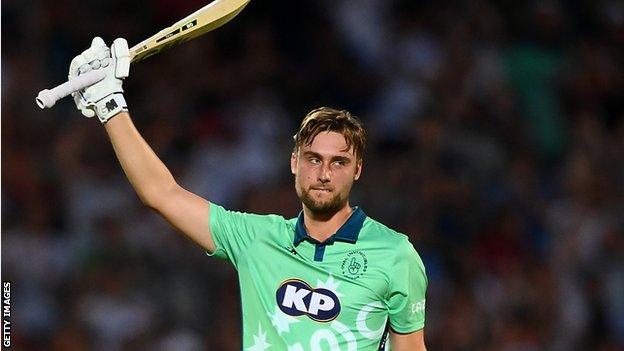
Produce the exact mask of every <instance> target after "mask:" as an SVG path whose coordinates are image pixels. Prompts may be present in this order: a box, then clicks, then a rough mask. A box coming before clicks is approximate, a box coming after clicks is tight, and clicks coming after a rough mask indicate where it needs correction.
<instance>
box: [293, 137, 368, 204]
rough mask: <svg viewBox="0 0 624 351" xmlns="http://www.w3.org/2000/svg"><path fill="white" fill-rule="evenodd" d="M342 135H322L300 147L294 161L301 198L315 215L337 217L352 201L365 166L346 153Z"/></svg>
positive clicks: (294, 170)
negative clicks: (355, 186) (334, 215)
mask: <svg viewBox="0 0 624 351" xmlns="http://www.w3.org/2000/svg"><path fill="white" fill-rule="evenodd" d="M346 148H347V142H346V141H345V138H344V137H343V136H342V134H340V133H336V132H321V133H319V134H318V135H317V136H316V137H315V138H314V140H313V141H312V143H311V144H310V145H304V146H302V147H300V148H299V150H298V152H297V153H293V154H292V156H291V158H290V169H291V171H292V173H293V174H294V175H295V188H296V190H297V196H299V199H300V200H301V202H303V204H304V205H305V206H306V207H307V208H308V209H310V210H311V211H312V212H314V213H317V214H321V215H333V214H334V213H336V212H338V211H339V210H340V209H342V208H343V207H344V206H346V205H347V202H348V200H349V193H350V192H351V187H352V186H353V182H354V181H356V180H357V179H358V178H359V177H360V173H361V172H362V163H361V162H358V161H357V159H356V157H355V155H354V154H353V148H351V149H350V150H346Z"/></svg>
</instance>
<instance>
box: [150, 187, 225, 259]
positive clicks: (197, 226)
mask: <svg viewBox="0 0 624 351" xmlns="http://www.w3.org/2000/svg"><path fill="white" fill-rule="evenodd" d="M209 207H210V204H209V202H208V201H207V200H206V199H203V198H202V197H200V196H198V195H196V194H193V193H192V192H190V191H188V190H186V189H184V188H182V187H180V186H176V187H174V188H173V189H171V190H170V191H168V192H167V193H166V194H163V196H162V199H161V201H159V202H158V205H157V206H155V207H154V209H155V210H156V211H157V212H158V213H159V214H160V215H161V216H163V217H164V218H165V219H166V220H167V221H168V222H169V223H170V224H171V225H172V226H173V227H175V228H176V229H177V230H179V231H180V232H182V233H184V234H185V235H186V236H187V237H189V238H190V239H191V240H193V241H194V242H195V243H197V244H198V245H200V246H201V247H203V248H204V249H206V250H207V251H208V252H213V251H214V250H215V243H214V240H213V238H212V234H211V233H210V225H209V223H210V217H209V216H210V215H209V211H210V210H209Z"/></svg>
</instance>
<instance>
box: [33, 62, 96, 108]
mask: <svg viewBox="0 0 624 351" xmlns="http://www.w3.org/2000/svg"><path fill="white" fill-rule="evenodd" d="M105 77H106V74H105V73H104V72H102V71H100V70H98V71H89V72H87V73H85V74H83V75H80V76H78V77H76V78H74V79H72V80H69V81H67V82H65V83H63V84H61V85H59V86H57V87H55V88H52V89H44V90H42V91H40V92H39V94H37V98H36V99H35V101H37V105H39V107H40V108H42V109H44V108H50V107H52V106H54V104H56V102H57V101H58V100H60V99H62V98H64V97H66V96H67V95H70V94H71V93H73V92H76V91H78V90H81V89H84V88H86V87H88V86H90V85H93V84H95V83H97V82H99V81H101V80H102V79H104V78H105Z"/></svg>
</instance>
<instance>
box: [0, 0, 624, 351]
mask: <svg viewBox="0 0 624 351" xmlns="http://www.w3.org/2000/svg"><path fill="white" fill-rule="evenodd" d="M202 3H203V2H202V1H197V0H195V1H174V0H158V1H151V2H146V3H141V2H138V1H137V2H125V1H107V2H96V1H77V0H57V1H34V0H28V1H26V0H23V1H3V2H2V276H3V279H10V280H11V281H12V283H13V285H12V286H13V289H12V294H13V295H12V298H13V299H12V304H13V307H12V308H13V309H12V312H13V318H12V323H13V329H12V340H13V343H14V349H16V350H111V351H114V350H173V351H176V350H181V351H182V350H237V349H239V348H240V317H239V315H240V309H239V306H238V303H239V301H238V292H237V281H236V277H235V272H234V270H233V269H232V268H231V267H230V265H229V264H227V263H225V262H221V261H218V260H215V259H210V258H208V257H206V256H205V255H204V254H203V253H202V251H201V250H200V249H199V248H198V247H195V246H194V245H193V244H192V243H190V242H189V241H187V240H186V239H184V238H183V237H182V236H181V235H178V234H176V233H174V232H173V231H172V230H171V229H170V228H169V227H168V225H167V224H166V223H165V221H164V220H162V219H160V218H159V217H157V216H156V215H155V214H153V213H151V212H150V211H149V210H147V209H146V208H145V207H143V206H142V205H141V204H140V201H139V200H138V198H137V197H136V196H135V195H134V193H133V192H132V190H131V188H130V186H129V184H128V183H127V181H126V180H125V178H124V176H123V173H122V171H121V169H120V167H119V166H118V164H117V162H116V160H115V158H114V155H113V153H112V148H111V147H110V145H109V143H108V142H107V139H106V136H105V133H104V131H103V129H102V127H101V126H100V125H99V123H98V121H97V120H85V119H84V118H83V117H82V116H81V115H80V114H79V113H78V112H77V111H75V110H74V106H73V104H72V103H71V101H70V100H69V99H66V100H64V101H62V102H60V103H59V104H58V105H57V106H55V107H54V108H53V109H52V110H49V111H40V110H39V109H38V108H37V107H36V105H35V103H34V96H35V94H36V92H37V91H39V90H40V89H42V88H45V87H48V86H50V85H52V84H53V83H60V82H62V81H64V80H65V78H66V71H67V67H68V64H69V62H70V60H71V58H72V57H73V56H74V55H76V54H78V53H79V52H80V51H82V50H84V49H85V48H86V47H87V46H88V45H89V43H90V40H91V38H92V37H93V36H94V35H101V36H102V37H103V38H104V39H105V40H106V41H107V42H108V43H110V42H111V41H112V40H113V39H114V38H116V37H118V36H124V37H125V38H127V39H128V41H129V42H130V43H131V44H132V43H136V42H138V41H139V40H141V39H142V38H144V37H147V36H148V35H150V34H152V33H153V32H154V31H155V30H156V29H160V28H163V27H164V26H165V25H168V24H169V23H172V22H173V21H174V20H177V19H179V18H181V17H183V16H184V15H186V14H188V13H190V12H191V11H192V10H194V9H196V8H198V7H200V6H201V5H202ZM623 49H624V3H622V2H621V1H616V0H601V1H583V0H577V1H566V2H558V1H550V0H548V1H531V2H519V1H499V2H491V1H482V0H478V1H452V2H437V1H387V0H358V1H330V0H323V1H296V2H280V1H268V0H252V2H251V3H250V5H249V6H248V7H247V9H246V10H245V11H244V12H243V13H242V14H241V16H239V17H238V18H236V19H235V20H234V21H233V22H231V23H230V24H228V25H226V26H225V27H223V28H221V29H219V30H218V31H216V32H214V33H210V34H208V35H206V36H205V37H202V38H200V39H197V40H194V41H192V42H189V43H185V44H183V45H182V46H179V47H176V48H174V49H173V50H171V51H168V52H165V53H163V54H161V55H159V56H155V57H152V58H150V59H149V60H147V61H144V62H141V63H140V64H137V65H135V66H132V69H131V75H130V78H129V79H128V80H127V82H126V83H125V84H124V87H125V89H126V92H127V93H126V98H127V100H128V101H129V106H130V110H131V113H132V115H133V117H134V120H135V122H136V124H137V125H138V128H139V130H140V131H142V132H143V133H144V135H145V137H146V139H147V140H148V142H149V143H150V144H151V145H152V146H153V148H154V149H155V150H156V152H157V153H158V155H160V156H161V157H162V158H163V160H164V161H165V162H166V164H167V165H168V166H169V167H170V168H171V169H172V171H173V173H174V174H175V175H176V177H177V179H178V180H179V181H180V183H182V184H183V185H184V186H186V187H187V188H189V189H191V190H192V191H194V192H196V193H198V194H200V195H202V196H204V197H207V198H209V199H211V200H213V201H215V202H217V203H219V204H222V205H225V206H227V207H229V208H232V209H240V210H246V211H253V212H259V213H279V214H283V215H284V216H286V217H292V216H295V215H296V214H297V213H298V211H299V209H300V205H299V203H298V201H297V199H296V196H295V192H294V189H293V184H292V178H291V176H290V174H289V167H288V158H289V153H290V150H291V141H292V139H291V136H292V134H293V133H294V131H295V128H296V126H297V123H298V122H299V121H300V119H301V118H302V116H303V115H304V114H305V113H306V112H307V111H308V110H310V109H312V108H314V107H317V106H320V105H329V106H333V107H339V108H344V109H349V110H351V111H352V112H354V113H355V114H356V115H358V116H360V117H361V119H362V120H363V121H364V122H365V125H366V126H367V128H368V131H369V143H368V150H367V155H366V159H365V167H364V173H363V178H362V179H361V181H360V182H359V183H358V184H357V185H356V188H355V191H354V194H353V203H355V204H358V205H361V206H362V207H363V208H364V209H365V211H366V212H367V213H368V214H369V215H370V216H372V217H375V218H376V219H379V220H381V221H382V222H384V223H387V224H388V225H390V226H391V227H393V228H395V229H397V230H400V231H402V232H405V233H408V234H409V235H410V237H411V239H412V241H413V243H414V244H415V246H416V248H417V249H418V251H419V252H420V254H421V256H422V257H423V259H424V261H425V264H426V266H427V270H428V276H429V282H430V285H429V290H428V304H427V325H426V340H427V344H428V346H429V349H431V350H603V351H607V350H622V349H623V348H624V263H623V257H624V215H623V213H624V118H623V116H624V95H623V91H624V73H623V67H622V63H623V62H624V56H623V54H624V53H623Z"/></svg>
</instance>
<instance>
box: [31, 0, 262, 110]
mask: <svg viewBox="0 0 624 351" xmlns="http://www.w3.org/2000/svg"><path fill="white" fill-rule="evenodd" d="M249 1H250V0H215V1H213V2H211V3H210V4H208V5H206V6H204V7H202V8H200V9H199V10H197V11H195V12H193V13H192V14H190V15H188V16H186V17H184V18H183V19H181V20H179V21H178V22H176V23H174V24H173V25H172V26H170V27H167V28H165V29H163V30H161V31H159V32H158V33H156V34H154V35H152V36H151V37H149V38H147V39H145V40H143V41H142V42H140V43H138V44H137V45H134V46H133V47H132V48H130V62H132V63H135V62H138V61H141V60H144V59H146V58H148V57H150V56H153V55H156V54H158V53H160V52H161V51H163V50H166V49H168V48H170V47H172V46H174V45H178V44H180V43H183V42H185V41H188V40H191V39H193V38H197V37H198V36H200V35H202V34H205V33H207V32H210V31H211V30H214V29H216V28H219V27H221V26H222V25H224V24H225V23H227V22H229V21H230V20H231V19H232V18H234V17H235V16H236V15H237V14H238V13H239V12H241V11H242V10H243V8H245V6H246V5H247V4H248V3H249ZM100 75H101V73H99V72H97V71H90V72H87V73H85V74H84V75H82V76H83V77H82V79H80V80H79V81H70V82H65V83H63V84H61V85H59V86H57V87H55V88H52V89H49V90H48V89H44V90H42V91H40V92H39V94H38V95H37V97H36V99H35V101H36V102H37V105H38V106H39V107H40V108H42V109H44V108H50V107H52V106H54V104H55V103H56V102H57V101H58V100H60V99H62V98H64V97H65V96H68V95H70V94H71V93H73V92H76V91H78V90H81V89H84V88H86V87H87V86H89V85H91V84H93V83H94V82H97V81H99V80H101V79H102V78H101V77H100Z"/></svg>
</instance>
